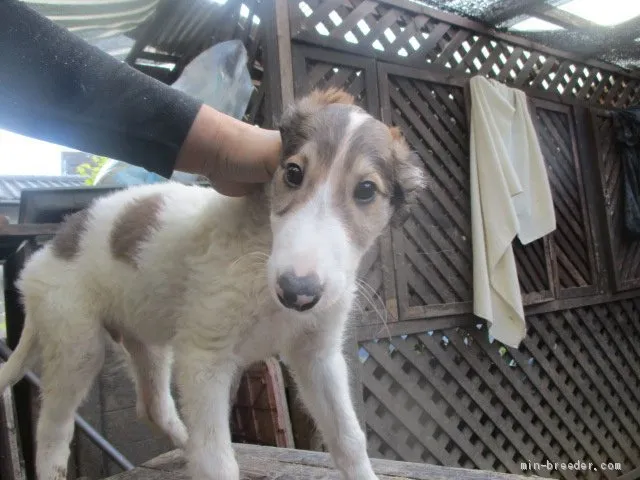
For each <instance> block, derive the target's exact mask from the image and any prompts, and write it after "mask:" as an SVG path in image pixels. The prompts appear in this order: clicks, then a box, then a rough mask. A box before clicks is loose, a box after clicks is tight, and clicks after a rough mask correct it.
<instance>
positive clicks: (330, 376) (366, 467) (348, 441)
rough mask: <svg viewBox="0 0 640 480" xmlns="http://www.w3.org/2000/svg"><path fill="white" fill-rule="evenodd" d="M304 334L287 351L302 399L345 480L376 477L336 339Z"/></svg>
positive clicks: (371, 479) (345, 366)
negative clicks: (305, 335)
mask: <svg viewBox="0 0 640 480" xmlns="http://www.w3.org/2000/svg"><path fill="white" fill-rule="evenodd" d="M322 335H323V334H318V336H314V337H311V338H309V337H304V338H302V339H300V340H299V341H297V342H296V345H295V346H294V347H293V348H292V349H291V350H290V351H289V352H287V357H288V358H287V359H286V360H287V362H288V364H289V366H290V368H291V369H292V370H293V373H294V376H295V378H296V383H297V385H298V388H299V390H300V393H301V396H302V399H303V401H304V403H305V405H306V406H307V408H308V409H309V411H310V413H311V415H312V416H313V418H314V420H315V421H316V423H317V424H318V428H319V429H320V431H321V432H322V434H323V437H324V440H325V442H326V443H327V446H328V448H329V451H330V452H331V455H332V456H333V459H334V462H335V463H336V467H338V469H339V470H340V472H341V473H342V476H343V478H345V480H376V479H377V477H376V475H375V473H374V472H373V469H372V468H371V462H370V461H369V456H368V454H367V446H366V437H365V434H364V432H363V431H362V429H361V428H360V424H359V423H358V419H357V417H356V413H355V410H354V408H353V403H352V402H351V396H350V394H349V381H348V371H347V364H346V362H345V359H344V356H343V355H342V352H341V350H340V347H341V342H340V339H339V338H333V339H332V338H330V336H324V337H323V336H322Z"/></svg>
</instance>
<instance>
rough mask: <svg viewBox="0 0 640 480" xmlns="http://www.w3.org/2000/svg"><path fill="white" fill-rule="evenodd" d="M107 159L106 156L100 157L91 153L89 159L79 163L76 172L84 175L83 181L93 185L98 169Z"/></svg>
mask: <svg viewBox="0 0 640 480" xmlns="http://www.w3.org/2000/svg"><path fill="white" fill-rule="evenodd" d="M108 161H109V159H108V158H107V157H100V156H98V155H93V156H92V157H91V160H90V161H88V162H85V163H81V164H80V165H78V166H77V167H76V173H77V174H78V175H82V176H83V177H86V180H85V182H84V183H86V184H87V185H95V182H96V177H97V175H98V173H99V172H100V169H101V168H102V167H103V166H104V164H105V163H107V162H108Z"/></svg>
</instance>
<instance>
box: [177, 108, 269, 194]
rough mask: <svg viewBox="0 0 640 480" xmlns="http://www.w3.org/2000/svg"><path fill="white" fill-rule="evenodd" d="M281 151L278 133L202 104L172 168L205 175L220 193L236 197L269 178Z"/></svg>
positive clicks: (248, 191)
mask: <svg viewBox="0 0 640 480" xmlns="http://www.w3.org/2000/svg"><path fill="white" fill-rule="evenodd" d="M280 150H281V139H280V133H279V132H278V131H276V130H267V129H263V128H260V127H256V126H253V125H249V124H247V123H244V122H242V121H240V120H236V119H235V118H233V117H230V116H228V115H225V114H223V113H220V112H218V111H216V110H215V109H213V108H211V107H208V106H206V105H203V106H202V108H201V109H200V111H199V112H198V115H197V116H196V119H195V120H194V122H193V125H192V126H191V129H190V130H189V134H188V135H187V138H186V140H185V142H184V144H183V145H182V149H181V150H180V153H179V155H178V160H177V162H176V165H175V169H176V170H180V171H184V172H189V173H197V174H200V175H204V176H206V177H207V178H208V179H209V180H210V181H211V184H212V185H213V187H214V188H215V189H216V190H218V191H219V192H220V193H222V194H224V195H229V196H234V197H237V196H242V195H246V194H248V193H250V192H252V191H254V190H256V189H257V188H258V187H259V186H260V185H261V184H263V183H265V182H268V181H269V180H270V179H271V177H272V175H273V173H274V172H275V170H276V168H277V167H278V163H279V161H280Z"/></svg>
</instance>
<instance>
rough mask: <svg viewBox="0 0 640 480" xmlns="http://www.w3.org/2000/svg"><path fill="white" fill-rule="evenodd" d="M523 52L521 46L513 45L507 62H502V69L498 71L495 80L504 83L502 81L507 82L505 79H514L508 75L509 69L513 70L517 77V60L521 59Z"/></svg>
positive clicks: (510, 80)
mask: <svg viewBox="0 0 640 480" xmlns="http://www.w3.org/2000/svg"><path fill="white" fill-rule="evenodd" d="M523 52H524V50H523V49H522V48H521V47H515V48H514V49H513V52H511V54H510V55H509V56H508V58H507V63H505V64H504V66H503V67H502V69H501V71H500V74H499V75H498V77H497V80H498V81H499V82H502V83H504V82H507V81H509V82H512V81H514V80H515V79H513V78H512V77H511V75H509V73H510V72H511V70H513V71H514V73H515V75H516V78H517V75H518V72H517V64H518V60H521V59H522V57H523V55H522V54H523ZM522 63H523V64H524V63H525V62H522Z"/></svg>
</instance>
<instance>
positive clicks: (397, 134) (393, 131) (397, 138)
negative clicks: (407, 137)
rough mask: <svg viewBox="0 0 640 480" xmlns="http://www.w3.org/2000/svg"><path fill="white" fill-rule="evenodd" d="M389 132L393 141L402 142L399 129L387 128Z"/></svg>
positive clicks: (402, 137)
mask: <svg viewBox="0 0 640 480" xmlns="http://www.w3.org/2000/svg"><path fill="white" fill-rule="evenodd" d="M389 131H390V132H391V138H393V140H394V141H402V140H403V139H404V136H403V135H402V130H400V128H399V127H389Z"/></svg>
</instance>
